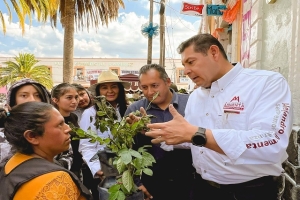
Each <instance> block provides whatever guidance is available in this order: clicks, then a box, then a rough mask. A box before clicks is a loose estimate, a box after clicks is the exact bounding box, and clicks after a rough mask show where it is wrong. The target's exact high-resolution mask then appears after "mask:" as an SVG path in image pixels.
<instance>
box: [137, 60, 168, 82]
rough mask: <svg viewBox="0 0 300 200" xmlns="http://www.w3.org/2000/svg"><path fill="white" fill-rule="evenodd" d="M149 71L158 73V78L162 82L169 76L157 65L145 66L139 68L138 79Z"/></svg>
mask: <svg viewBox="0 0 300 200" xmlns="http://www.w3.org/2000/svg"><path fill="white" fill-rule="evenodd" d="M150 69H155V70H156V71H158V73H159V77H160V78H161V79H162V80H164V81H165V82H166V81H167V80H168V78H169V76H168V74H167V72H166V70H165V68H164V67H162V66H161V65H159V64H147V65H144V66H143V67H141V69H140V71H139V78H140V77H141V75H142V74H146V73H147V72H148V71H149V70H150Z"/></svg>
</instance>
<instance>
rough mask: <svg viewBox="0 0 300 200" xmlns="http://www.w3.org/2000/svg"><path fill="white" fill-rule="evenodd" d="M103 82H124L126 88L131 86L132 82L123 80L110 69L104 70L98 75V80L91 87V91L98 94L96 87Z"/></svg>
mask: <svg viewBox="0 0 300 200" xmlns="http://www.w3.org/2000/svg"><path fill="white" fill-rule="evenodd" d="M101 83H122V85H123V86H124V88H128V87H130V82H127V81H121V80H120V79H119V77H118V75H117V74H116V73H114V72H112V71H110V70H108V71H102V72H101V74H99V76H98V81H97V83H95V84H94V85H92V86H91V87H90V88H89V91H91V92H92V94H93V95H95V94H96V87H97V86H98V85H99V84H101Z"/></svg>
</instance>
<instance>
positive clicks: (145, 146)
mask: <svg viewBox="0 0 300 200" xmlns="http://www.w3.org/2000/svg"><path fill="white" fill-rule="evenodd" d="M147 147H149V148H150V147H152V146H151V145H144V146H142V147H140V148H139V149H138V152H140V153H141V152H145V151H147V149H145V148H147Z"/></svg>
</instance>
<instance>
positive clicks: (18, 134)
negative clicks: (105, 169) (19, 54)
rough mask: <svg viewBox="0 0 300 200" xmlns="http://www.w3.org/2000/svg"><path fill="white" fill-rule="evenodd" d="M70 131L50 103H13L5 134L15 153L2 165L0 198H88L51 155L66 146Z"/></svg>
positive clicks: (70, 174) (16, 199)
mask: <svg viewBox="0 0 300 200" xmlns="http://www.w3.org/2000/svg"><path fill="white" fill-rule="evenodd" d="M70 131H71V129H70V127H69V126H68V125H67V124H65V122H64V118H63V117H62V116H61V114H60V113H59V112H58V111H57V110H56V109H55V108H54V107H53V106H52V105H51V104H48V103H43V102H26V103H22V104H19V105H17V106H14V107H13V108H12V110H11V111H10V115H9V116H8V117H7V118H6V122H5V126H4V134H5V136H6V138H7V140H8V142H9V143H10V144H11V145H12V146H13V147H14V148H15V149H16V151H17V152H16V153H15V154H14V155H13V156H12V157H11V158H10V159H9V160H8V161H7V162H6V163H4V164H3V165H2V166H1V167H2V168H4V169H3V170H0V187H1V193H0V199H14V200H19V199H20V200H21V199H24V198H25V199H56V200H63V199H78V200H82V199H91V195H90V193H89V191H88V190H87V188H85V187H84V186H83V185H82V184H81V182H80V181H79V179H78V178H77V177H76V176H75V175H74V174H73V173H71V172H70V171H68V170H66V169H64V168H63V167H62V166H59V165H56V164H54V163H53V160H54V156H56V155H57V154H60V153H61V152H63V151H66V150H68V149H69V145H70V142H71V139H70V134H69V132H70ZM33 188H34V189H33Z"/></svg>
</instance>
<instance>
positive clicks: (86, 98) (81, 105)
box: [72, 83, 99, 200]
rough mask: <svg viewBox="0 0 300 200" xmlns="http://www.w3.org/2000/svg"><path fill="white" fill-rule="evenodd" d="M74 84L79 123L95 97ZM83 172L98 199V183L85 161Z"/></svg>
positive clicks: (87, 184)
mask: <svg viewBox="0 0 300 200" xmlns="http://www.w3.org/2000/svg"><path fill="white" fill-rule="evenodd" d="M72 85H73V86H74V87H75V88H76V90H77V93H78V98H79V102H78V106H77V109H76V110H75V111H74V112H73V113H74V114H76V115H77V117H78V123H79V122H80V120H81V116H82V113H83V112H84V110H86V109H88V108H89V107H91V106H92V105H93V99H92V98H91V94H90V92H89V91H88V90H87V89H85V88H84V87H83V86H82V85H80V84H77V83H72ZM81 172H82V182H83V185H85V186H86V187H87V188H88V189H89V190H91V192H92V194H94V200H96V199H98V198H99V197H98V190H97V188H96V187H95V185H96V184H94V177H93V175H92V172H91V170H90V168H89V167H88V166H87V164H86V163H85V162H83V164H82V167H81ZM95 194H96V195H95Z"/></svg>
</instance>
